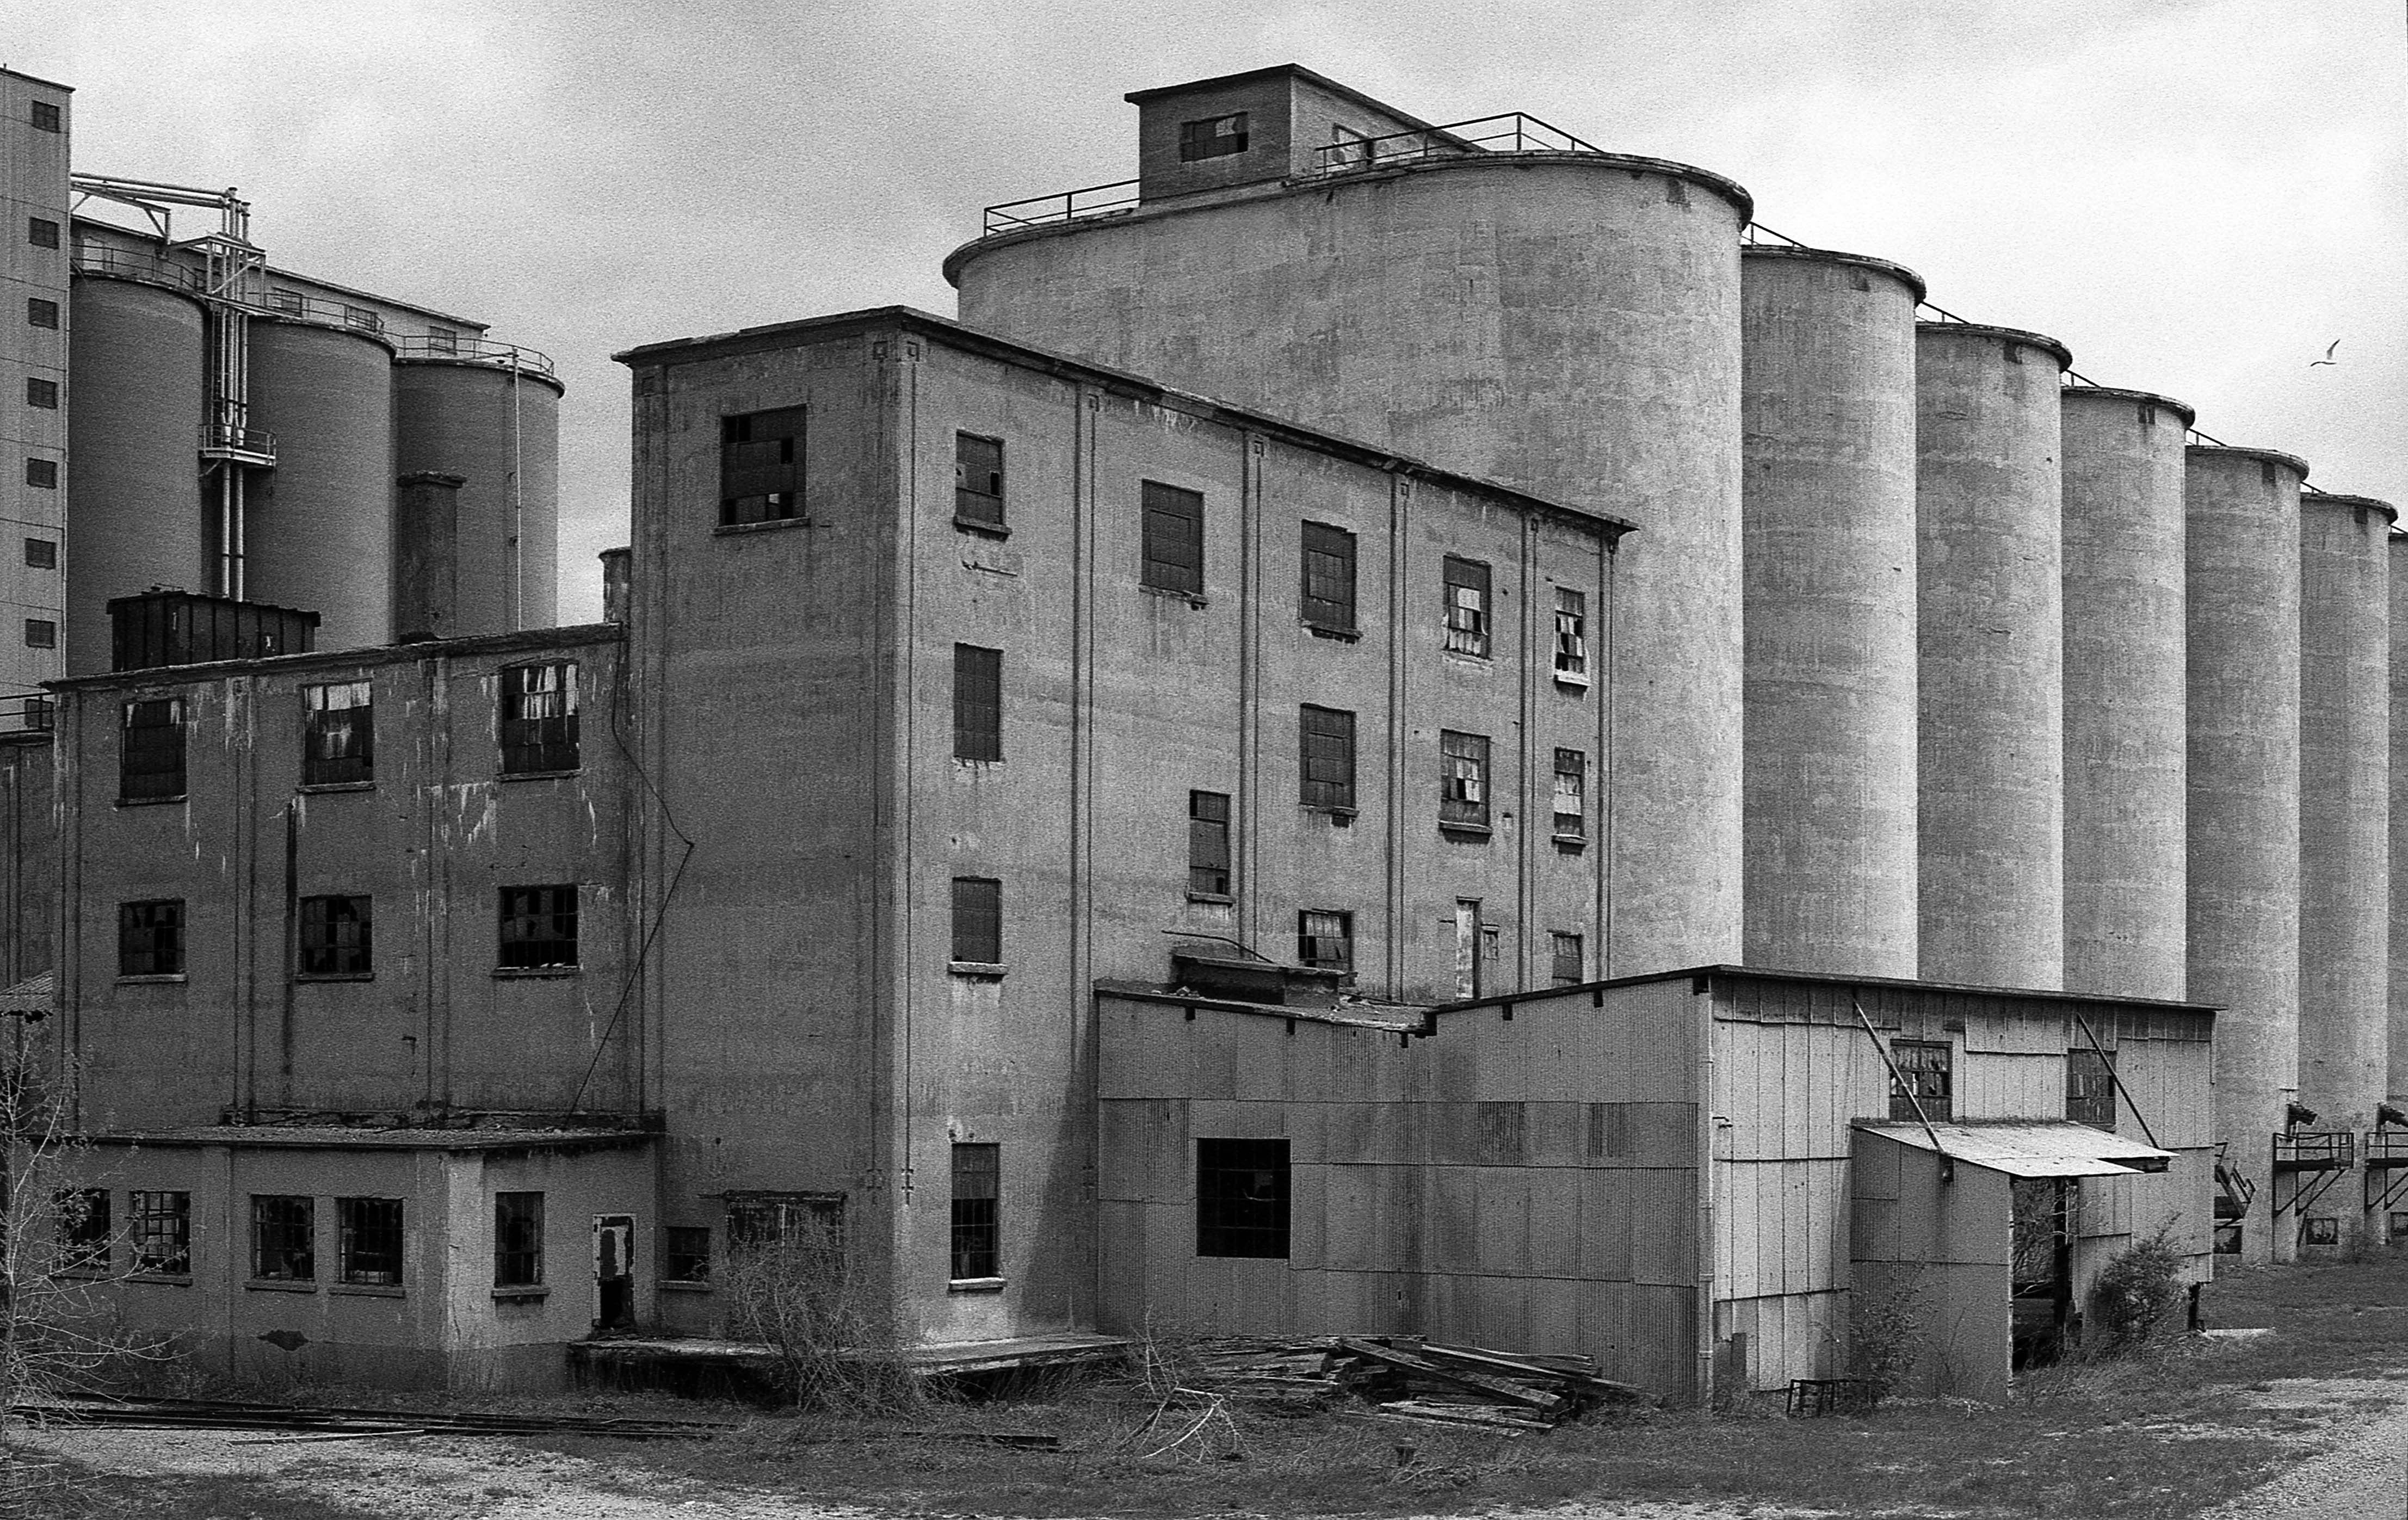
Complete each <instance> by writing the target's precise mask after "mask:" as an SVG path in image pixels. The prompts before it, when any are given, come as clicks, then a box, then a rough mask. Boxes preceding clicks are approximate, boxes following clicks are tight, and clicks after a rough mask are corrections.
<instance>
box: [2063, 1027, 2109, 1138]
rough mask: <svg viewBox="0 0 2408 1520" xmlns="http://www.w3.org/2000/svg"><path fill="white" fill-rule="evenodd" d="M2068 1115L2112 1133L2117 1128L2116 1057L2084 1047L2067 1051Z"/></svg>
mask: <svg viewBox="0 0 2408 1520" xmlns="http://www.w3.org/2000/svg"><path fill="white" fill-rule="evenodd" d="M2065 1116H2066V1117H2067V1118H2069V1119H2071V1120H2072V1121H2073V1122H2074V1123H2075V1124H2081V1125H2089V1126H2092V1127H2094V1128H2098V1129H2104V1130H2107V1131H2110V1132H2111V1133H2112V1132H2113V1131H2114V1128H2115V1057H2114V1053H2112V1052H2110V1053H2108V1054H2100V1052H2098V1051H2097V1050H2095V1049H2092V1048H2090V1047H2088V1046H2084V1047H2082V1048H2079V1049H2076V1050H2070V1051H2067V1052H2066V1053H2065Z"/></svg>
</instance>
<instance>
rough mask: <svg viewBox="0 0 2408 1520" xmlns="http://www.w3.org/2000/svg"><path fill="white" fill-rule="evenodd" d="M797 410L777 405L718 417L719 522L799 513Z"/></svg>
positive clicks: (778, 519)
mask: <svg viewBox="0 0 2408 1520" xmlns="http://www.w3.org/2000/svg"><path fill="white" fill-rule="evenodd" d="M803 414H804V409H802V408H801V407H780V408H778V409H776V410H774V411H755V412H750V413H747V414H746V415H744V416H740V417H723V418H721V419H720V421H719V525H720V526H721V527H736V526H738V525H740V524H743V523H782V522H791V521H793V520H794V519H796V518H798V517H800V516H802V515H803Z"/></svg>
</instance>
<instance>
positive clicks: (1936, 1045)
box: [1889, 1040, 1956, 1124]
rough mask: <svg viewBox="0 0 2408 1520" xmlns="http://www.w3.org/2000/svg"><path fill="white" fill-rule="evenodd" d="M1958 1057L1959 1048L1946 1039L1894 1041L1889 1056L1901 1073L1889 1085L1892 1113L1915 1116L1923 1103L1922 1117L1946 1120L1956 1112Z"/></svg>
mask: <svg viewBox="0 0 2408 1520" xmlns="http://www.w3.org/2000/svg"><path fill="white" fill-rule="evenodd" d="M1955 1057H1956V1051H1955V1048H1954V1047H1952V1046H1951V1045H1949V1044H1948V1042H1947V1041H1945V1040H1891V1041H1890V1045H1889V1058H1890V1061H1891V1063H1892V1064H1893V1065H1895V1066H1896V1067H1897V1068H1898V1075H1897V1076H1896V1077H1894V1078H1892V1079H1891V1081H1890V1084H1889V1116H1890V1117H1891V1118H1893V1119H1913V1118H1914V1117H1916V1113H1915V1110H1916V1107H1917V1105H1918V1104H1919V1105H1920V1106H1921V1108H1922V1114H1921V1117H1923V1118H1925V1119H1928V1120H1931V1121H1932V1122H1933V1123H1935V1124H1937V1123H1944V1122H1945V1121H1946V1120H1947V1119H1948V1118H1949V1116H1950V1114H1951V1112H1952V1111H1953V1105H1952V1101H1951V1097H1952V1092H1951V1090H1952V1088H1953V1086H1954V1084H1955Z"/></svg>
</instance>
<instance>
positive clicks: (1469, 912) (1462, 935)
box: [1455, 897, 1484, 1000]
mask: <svg viewBox="0 0 2408 1520" xmlns="http://www.w3.org/2000/svg"><path fill="white" fill-rule="evenodd" d="M1480 928H1481V925H1480V899H1479V898H1477V897H1457V898H1455V997H1458V998H1463V999H1467V1000H1468V999H1470V998H1473V997H1479V996H1480V988H1481V982H1482V981H1483V978H1482V977H1481V974H1480V959H1481V956H1480V952H1481V950H1482V949H1483V948H1484V947H1483V946H1482V944H1481V933H1480Z"/></svg>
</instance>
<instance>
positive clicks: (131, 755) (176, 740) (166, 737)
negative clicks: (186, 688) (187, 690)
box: [117, 696, 184, 802]
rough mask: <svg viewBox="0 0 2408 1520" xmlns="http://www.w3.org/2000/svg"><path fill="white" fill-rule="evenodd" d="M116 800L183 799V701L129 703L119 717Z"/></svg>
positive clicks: (164, 699)
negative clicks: (119, 734)
mask: <svg viewBox="0 0 2408 1520" xmlns="http://www.w3.org/2000/svg"><path fill="white" fill-rule="evenodd" d="M121 717H122V730H121V743H120V745H119V749H118V765H117V799H118V800H119V801H120V802H159V801H164V800H166V799H169V798H173V797H179V796H183V795H184V699H183V698H182V697H180V696H160V697H151V698H148V699H146V700H142V701H136V702H128V703H126V704H125V706H124V708H123V709H122V713H121Z"/></svg>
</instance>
